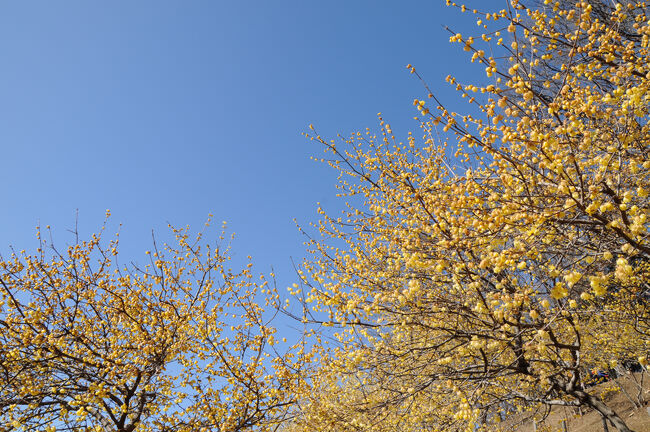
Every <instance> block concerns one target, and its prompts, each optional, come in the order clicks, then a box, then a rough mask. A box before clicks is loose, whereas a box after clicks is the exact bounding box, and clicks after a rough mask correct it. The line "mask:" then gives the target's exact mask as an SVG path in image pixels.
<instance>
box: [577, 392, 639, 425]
mask: <svg viewBox="0 0 650 432" xmlns="http://www.w3.org/2000/svg"><path fill="white" fill-rule="evenodd" d="M567 394H569V395H570V396H573V397H575V398H576V399H578V400H579V401H580V402H582V403H583V404H585V405H587V406H588V407H590V408H593V409H595V410H596V411H598V412H599V413H600V414H601V415H602V416H603V418H604V419H606V420H609V422H610V423H611V424H612V425H613V426H614V427H615V428H616V430H618V431H620V432H634V431H633V430H632V429H630V428H629V427H627V425H626V424H625V422H624V421H623V419H622V418H620V417H619V416H618V414H616V412H614V410H613V409H611V408H610V407H608V406H607V404H605V402H603V401H602V400H601V399H600V398H599V397H596V396H593V395H590V394H589V393H587V392H584V391H582V390H575V389H574V390H573V391H568V392H567Z"/></svg>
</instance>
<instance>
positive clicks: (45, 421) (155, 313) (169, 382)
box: [0, 229, 303, 432]
mask: <svg viewBox="0 0 650 432" xmlns="http://www.w3.org/2000/svg"><path fill="white" fill-rule="evenodd" d="M174 233H175V235H176V244H174V245H169V246H165V247H164V248H163V249H161V250H158V248H157V247H156V248H155V249H154V250H153V251H151V252H148V254H149V256H150V258H151V260H150V263H149V264H148V265H146V266H144V267H137V266H134V267H132V268H125V267H120V266H119V265H118V264H117V261H116V260H117V253H118V252H117V246H118V245H117V240H115V241H111V242H109V243H107V244H106V243H104V242H102V241H101V236H99V235H94V236H93V237H92V238H91V239H90V240H89V241H83V242H77V243H76V244H74V245H72V246H70V247H69V248H68V249H67V250H66V251H62V252H61V251H58V250H56V249H50V248H49V247H48V246H47V245H46V244H45V242H41V247H40V248H39V249H38V252H37V253H36V254H35V255H27V254H25V253H22V254H14V255H13V256H11V257H10V258H9V259H6V260H0V292H1V296H2V297H1V303H0V305H1V308H0V325H1V326H2V332H0V359H1V361H0V430H2V431H13V430H16V431H18V430H20V431H48V432H51V431H116V432H130V431H169V432H171V431H188V432H190V431H192V432H196V431H219V432H226V431H249V430H257V431H268V430H274V429H275V428H277V425H278V424H279V422H280V421H281V420H282V419H283V416H284V415H285V413H286V412H287V407H288V406H290V405H291V404H292V403H293V401H294V398H295V394H296V391H297V386H298V385H299V384H300V382H301V380H300V376H299V375H298V372H299V370H300V361H301V360H302V359H303V357H302V356H301V354H300V347H298V346H296V347H293V348H291V349H289V350H288V351H287V352H286V353H285V354H279V353H278V352H276V351H275V344H276V341H275V329H274V328H273V327H272V326H271V325H270V323H269V317H268V316H267V315H266V314H265V313H264V311H263V306H264V303H265V302H266V304H267V305H269V304H271V305H273V304H274V303H275V302H276V301H277V294H276V293H275V291H274V290H273V289H271V288H269V286H268V285H267V283H266V281H264V280H261V281H259V282H256V281H255V280H254V278H253V274H252V272H251V268H250V265H249V266H248V267H246V268H244V269H243V270H241V271H239V272H233V271H232V270H230V269H229V268H228V267H227V266H228V261H229V257H228V250H227V249H224V248H222V247H221V246H219V245H216V246H210V245H209V244H206V243H205V242H203V241H202V239H201V235H199V236H197V238H196V239H190V238H189V235H188V233H187V231H186V230H177V229H175V230H174ZM221 240H222V241H223V236H222V237H221ZM154 246H155V244H154Z"/></svg>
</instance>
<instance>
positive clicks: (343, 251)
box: [295, 0, 650, 431]
mask: <svg viewBox="0 0 650 432" xmlns="http://www.w3.org/2000/svg"><path fill="white" fill-rule="evenodd" d="M448 3H449V2H448ZM507 3H508V5H507V6H508V7H507V8H506V9H504V10H501V11H488V12H481V11H474V13H475V14H476V19H477V24H478V25H479V26H480V27H481V28H483V30H484V32H483V34H482V35H481V36H476V37H468V36H463V35H461V34H454V35H453V36H452V37H451V41H452V42H459V43H461V44H463V46H464V49H465V51H468V52H469V53H470V54H471V55H472V61H473V62H479V63H482V64H483V65H484V67H485V71H486V73H487V76H488V78H490V79H491V80H493V81H492V82H491V83H490V84H485V85H482V86H479V85H473V84H467V85H465V84H461V83H458V82H457V81H456V80H455V79H454V78H452V77H449V78H448V81H449V82H450V83H451V84H452V85H454V86H456V88H457V90H458V91H459V92H460V93H461V94H462V96H463V97H464V98H466V99H467V100H469V102H470V103H471V104H472V106H474V107H475V108H473V109H474V111H473V112H474V114H472V115H469V114H468V115H460V114H457V113H453V112H449V111H448V110H447V109H445V107H444V106H443V105H442V104H441V103H440V102H439V101H438V99H437V98H435V97H434V95H433V94H430V95H429V97H430V98H431V102H433V103H434V104H433V106H432V107H429V105H430V103H431V102H427V101H425V100H416V101H415V105H416V106H417V108H418V110H419V111H420V114H421V117H420V118H421V119H422V131H423V139H422V142H421V141H419V139H418V138H417V137H416V136H414V135H410V136H409V137H408V141H407V142H405V143H401V142H398V141H397V140H396V139H395V137H394V136H393V134H392V131H391V128H390V126H389V125H388V124H386V123H384V122H383V121H382V123H381V124H382V130H381V134H380V135H379V136H376V135H373V134H371V133H370V132H367V133H365V134H362V133H359V134H354V135H353V136H351V137H350V138H349V139H345V140H344V142H343V143H335V142H334V141H327V140H324V139H322V138H321V137H319V136H317V135H315V136H314V137H313V138H314V139H315V140H317V141H319V142H321V143H322V144H323V145H324V146H325V148H326V151H328V152H329V153H330V154H332V155H333V156H334V157H333V160H332V161H331V164H332V165H333V166H334V167H335V168H336V169H338V170H339V171H340V172H341V174H342V175H341V183H340V188H341V191H342V195H343V196H346V197H348V206H349V211H347V212H346V213H345V214H344V215H342V216H341V217H330V216H328V215H327V214H326V213H325V212H324V211H322V214H323V219H322V220H321V222H320V224H319V228H320V231H321V233H322V234H323V236H324V238H323V239H322V240H319V241H313V242H312V243H311V244H312V246H313V251H314V259H313V260H312V261H311V262H309V263H308V264H307V268H308V270H309V272H310V274H311V281H312V282H307V283H309V284H310V285H311V287H312V289H311V297H310V299H309V300H310V301H312V302H314V303H315V305H316V306H315V308H316V309H317V310H320V311H324V312H327V313H329V314H330V318H331V319H332V320H333V321H336V322H338V323H339V324H340V325H342V326H343V327H344V329H343V330H342V331H341V333H340V334H339V336H340V339H341V340H342V341H343V344H342V346H341V347H340V348H339V349H338V351H336V352H334V354H333V355H332V359H331V360H329V361H328V362H327V363H326V365H325V369H324V371H323V373H322V375H321V376H320V377H319V379H318V380H315V381H314V388H315V390H314V391H313V392H312V393H311V395H310V396H309V397H307V398H305V401H304V403H305V408H304V412H303V416H302V417H301V418H300V420H299V421H298V422H297V423H295V426H296V428H298V429H301V428H302V429H304V430H319V431H325V430H350V431H352V430H377V431H392V430H400V431H434V430H441V431H442V430H445V431H447V430H466V431H476V430H479V429H480V430H495V429H499V424H500V422H501V421H502V420H503V419H504V418H505V417H507V416H510V415H511V414H512V413H514V412H517V411H523V410H533V411H534V412H536V413H539V414H537V415H541V414H542V413H543V411H538V410H539V409H540V408H544V407H546V408H548V407H551V406H555V405H560V406H573V407H585V408H590V409H594V410H596V411H598V412H600V414H601V415H602V416H603V417H604V418H606V419H607V421H609V422H610V424H612V425H613V426H614V427H615V428H616V429H618V430H620V431H629V430H630V429H629V428H628V426H627V425H626V423H625V420H624V419H622V418H621V417H620V416H618V415H617V414H616V412H615V411H614V410H613V409H612V408H611V407H609V406H608V405H607V404H606V403H605V401H603V400H602V399H601V398H600V397H599V395H598V394H597V393H595V392H594V390H593V389H592V388H589V386H588V384H589V375H590V371H592V370H599V369H600V370H606V369H607V368H609V367H611V366H613V365H615V364H617V363H622V362H635V363H637V364H640V365H642V366H645V365H646V364H647V358H648V354H649V351H650V311H649V308H648V305H649V302H650V296H649V294H650V292H649V289H650V286H649V282H648V281H649V280H650V279H649V277H650V238H649V234H648V227H649V225H648V216H649V213H650V206H649V201H648V195H649V193H650V147H649V144H650V123H649V122H648V119H649V112H650V111H649V107H650V47H649V44H650V14H649V13H648V12H650V10H649V7H648V6H647V5H646V2H641V1H623V2H621V3H616V4H613V5H612V6H611V7H610V6H609V2H602V3H599V2H597V1H588V2H587V1H576V2H561V1H548V0H547V1H544V2H538V3H537V4H538V6H531V7H527V6H525V5H523V4H522V2H519V1H516V0H511V1H509V2H507ZM596 3H599V5H598V8H597V9H594V4H596ZM482 6H484V4H482ZM459 8H461V9H463V10H465V9H466V8H465V7H460V6H459ZM595 10H596V11H597V13H594V11H595ZM480 43H485V44H486V45H485V46H481V45H480ZM488 53H492V55H490V54H488ZM409 67H410V66H409ZM410 68H411V71H412V72H413V73H416V72H415V69H414V68H412V67H410ZM439 128H440V129H442V131H440V130H439ZM442 132H451V133H453V134H454V135H455V144H454V145H453V146H450V145H448V144H447V143H446V142H440V140H439V138H438V137H439V136H440V135H439V133H442ZM452 155H453V156H452ZM509 427H512V426H509Z"/></svg>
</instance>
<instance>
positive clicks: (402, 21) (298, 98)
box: [0, 0, 471, 283]
mask: <svg viewBox="0 0 650 432" xmlns="http://www.w3.org/2000/svg"><path fill="white" fill-rule="evenodd" d="M460 17H461V15H460V14H458V13H457V12H456V11H454V10H449V9H448V8H446V7H445V6H444V1H443V0H429V1H426V0H422V1H418V0H414V1H406V0H404V1H366V0H354V1H352V0H347V1H339V0H330V1H327V2H322V1H318V2H317V1H310V0H302V1H297V0H296V1H283V0H278V1H273V2H271V1H261V0H258V1H252V0H249V1H244V0H239V1H234V0H233V1H219V0H211V1H201V0H191V1H166V0H164V1H163V0H156V1H145V0H138V1H132V0H129V1H125V0H119V1H110V2H105V1H103V2H100V1H89V0H84V1H81V0H79V1H71V0H68V1H56V2H53V1H20V2H3V3H2V5H1V6H0V57H1V58H2V67H1V68H0V145H1V146H2V165H1V166H2V169H1V170H0V185H1V186H0V187H1V188H2V195H1V196H2V205H1V206H0V251H3V252H4V253H6V251H7V250H8V245H10V244H11V245H13V246H14V247H16V248H17V249H23V248H24V249H28V250H32V249H33V248H34V247H35V245H36V241H35V238H34V228H35V226H36V225H37V224H38V223H39V222H40V223H41V224H42V225H47V224H49V225H51V226H52V227H53V230H54V234H55V242H56V243H57V244H59V245H63V244H66V243H67V242H69V241H70V240H71V238H70V236H69V235H68V234H67V233H66V229H67V228H70V227H72V226H74V223H75V213H76V211H77V209H78V213H79V226H80V230H81V233H82V234H88V233H91V232H93V231H96V230H97V229H98V228H99V227H100V225H101V223H102V221H103V218H104V212H105V210H106V209H111V211H112V214H113V216H112V218H111V228H112V231H115V230H116V229H117V228H116V227H117V225H118V224H120V223H121V224H122V225H123V227H122V235H121V238H122V243H123V249H122V254H123V255H127V258H128V259H134V260H141V261H142V260H144V255H143V252H144V251H145V250H147V249H149V248H150V246H151V243H150V238H151V230H152V229H153V230H155V231H156V232H157V233H159V235H161V236H162V237H164V236H165V235H166V233H167V231H166V224H167V222H171V223H172V224H175V225H186V224H189V225H190V226H191V227H195V228H196V229H199V228H201V226H202V224H203V222H204V221H205V220H206V218H207V215H208V214H209V213H213V214H214V219H215V220H216V221H217V225H219V224H220V222H221V221H222V220H225V221H227V222H228V224H229V228H230V230H231V231H234V232H236V234H237V239H236V241H235V243H234V250H235V253H236V254H238V255H240V256H246V255H248V254H250V255H252V256H253V259H254V262H255V264H256V268H257V270H259V271H263V272H266V271H268V270H269V269H270V267H271V266H274V267H275V268H276V270H277V271H276V272H277V273H278V278H279V280H280V281H281V283H289V282H290V281H292V279H293V274H292V270H291V264H290V258H291V257H293V258H294V259H296V260H300V259H301V257H302V256H303V253H304V252H303V250H304V249H303V246H302V243H301V242H302V239H301V237H300V235H299V233H298V231H297V229H296V227H295V225H294V222H293V219H294V218H296V219H297V220H298V221H299V222H300V223H301V224H303V225H306V224H308V222H309V221H314V220H315V219H316V212H315V210H316V202H322V203H324V204H325V205H326V206H327V207H328V208H330V209H332V210H335V209H337V208H340V207H341V203H339V202H337V201H336V199H335V198H334V194H335V190H334V184H335V180H336V173H335V172H333V171H332V170H331V169H329V168H327V167H326V166H323V165H321V164H319V163H316V162H313V161H311V160H310V159H309V157H310V156H312V155H316V156H318V155H320V154H321V149H320V148H319V147H318V146H317V145H316V144H314V143H312V142H309V141H307V140H306V139H305V138H304V137H303V136H302V135H301V133H302V132H304V131H306V130H307V127H308V125H309V124H311V123H313V124H314V125H315V126H316V127H317V128H318V130H319V132H320V133H321V134H322V135H324V136H334V135H336V134H337V133H342V134H344V135H345V134H349V133H350V132H351V131H353V130H362V129H364V128H365V127H371V128H376V126H377V119H376V115H377V112H382V113H384V116H385V118H386V119H387V120H388V121H389V122H390V123H391V124H392V125H393V130H394V131H395V132H396V133H397V134H398V135H400V136H403V137H405V136H406V133H407V131H408V130H416V128H417V124H416V123H415V122H414V121H413V120H412V118H413V116H414V115H415V114H416V111H415V110H414V108H413V107H412V105H411V102H412V100H413V98H415V97H423V95H424V94H425V92H424V90H423V89H422V87H421V85H420V83H419V82H418V81H417V80H416V79H415V78H414V76H412V75H410V74H409V73H408V71H407V70H406V68H405V66H406V64H408V63H412V64H414V65H415V66H416V67H417V68H418V71H419V72H421V73H422V75H423V76H424V77H425V78H426V79H427V81H428V82H429V84H430V85H431V86H432V87H433V88H434V89H436V92H437V93H438V94H439V95H440V96H441V97H443V99H447V100H450V101H453V100H454V99H455V98H456V96H455V94H454V92H452V91H451V90H450V89H449V88H448V86H446V85H445V84H444V82H443V80H444V77H445V76H446V75H447V74H449V73H454V74H456V75H460V76H461V77H462V75H463V73H465V74H467V73H468V72H467V67H466V65H467V64H468V63H467V57H466V56H465V53H463V52H462V50H461V49H460V47H458V46H452V45H450V44H449V43H448V42H447V41H448V37H449V34H448V33H447V32H446V30H444V28H443V25H444V24H449V25H450V26H452V27H454V26H456V27H460V26H461V24H458V22H459V18H460ZM465 18H467V19H469V20H470V22H471V17H469V16H467V17H465Z"/></svg>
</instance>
